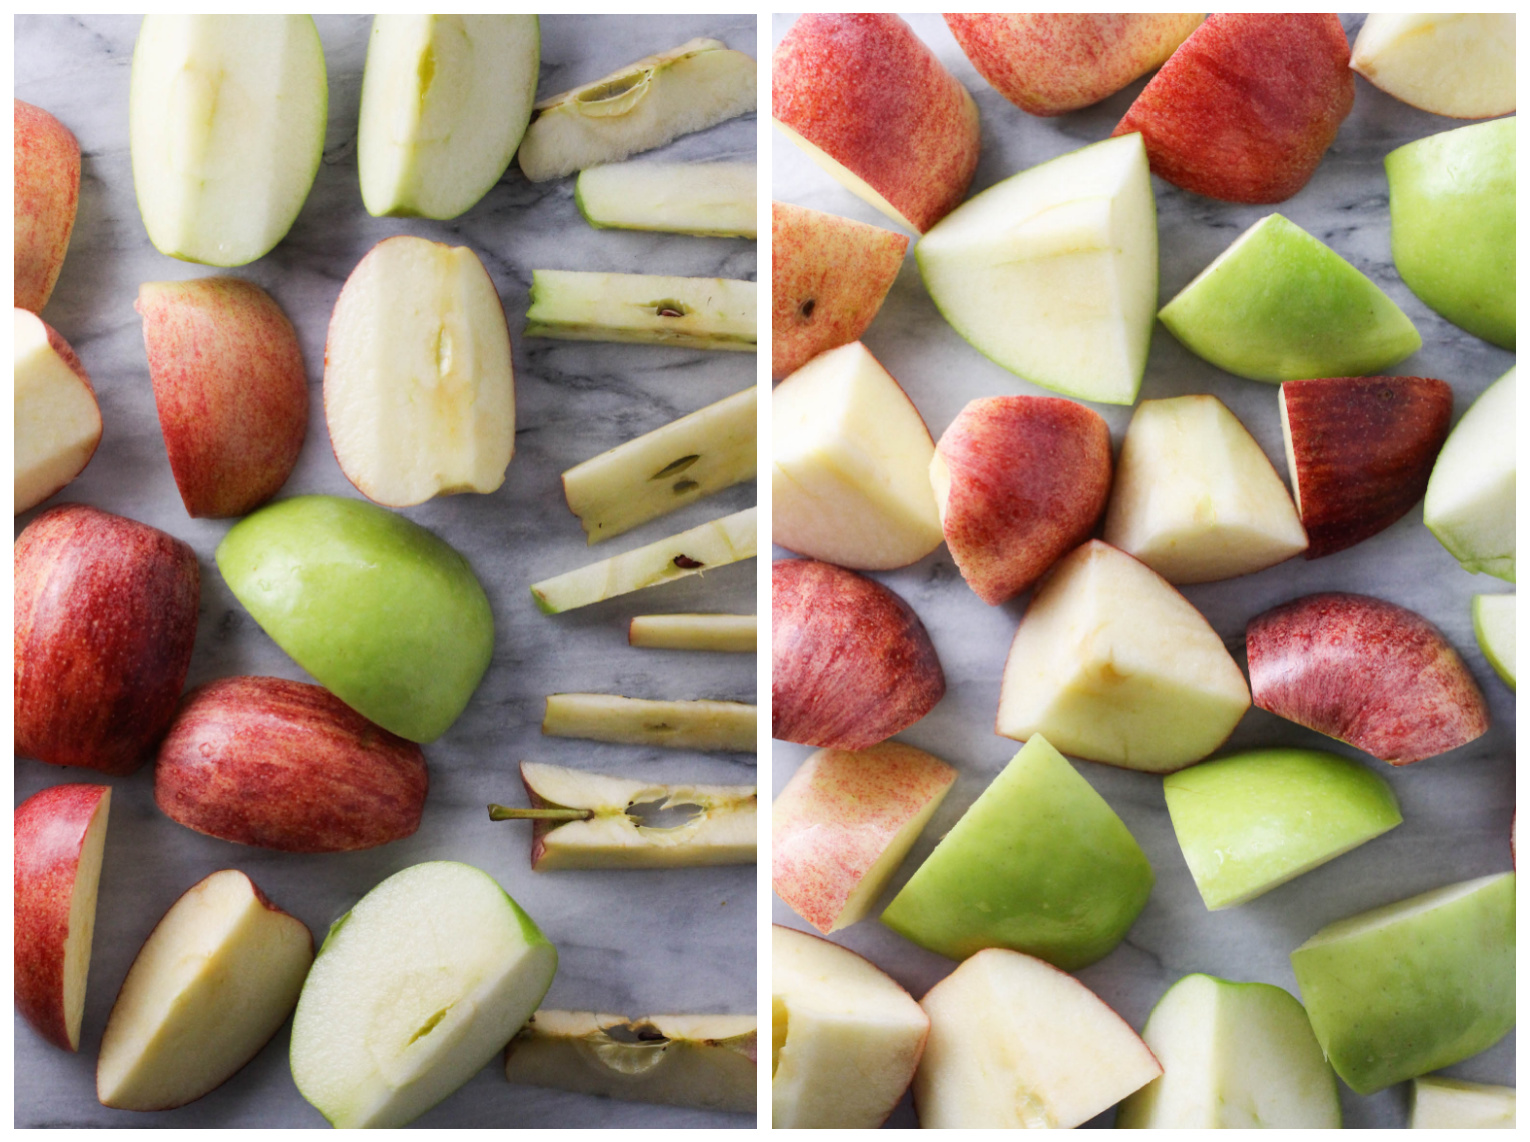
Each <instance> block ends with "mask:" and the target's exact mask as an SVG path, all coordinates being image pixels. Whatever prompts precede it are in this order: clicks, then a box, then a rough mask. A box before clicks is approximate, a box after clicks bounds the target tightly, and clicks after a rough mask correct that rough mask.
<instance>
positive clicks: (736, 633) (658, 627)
mask: <svg viewBox="0 0 1530 1142" xmlns="http://www.w3.org/2000/svg"><path fill="white" fill-rule="evenodd" d="M758 626H759V620H758V616H756V615H635V616H634V617H633V619H632V621H631V622H630V623H629V624H628V625H627V645H628V646H641V647H646V648H649V649H656V650H716V651H724V652H727V653H732V654H753V653H754V652H755V649H756V644H757V642H758V637H757V633H756V631H757V628H758Z"/></svg>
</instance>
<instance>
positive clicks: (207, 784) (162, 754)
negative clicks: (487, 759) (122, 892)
mask: <svg viewBox="0 0 1530 1142" xmlns="http://www.w3.org/2000/svg"><path fill="white" fill-rule="evenodd" d="M428 787H429V778H428V776H427V773H426V769H425V755H424V754H422V753H421V752H420V747H419V746H418V745H416V744H415V743H413V742H410V741H405V740H404V739H403V738H401V737H397V736H395V735H393V734H390V733H389V732H388V731H387V730H385V729H383V728H382V727H381V726H377V725H373V724H372V723H371V722H369V721H367V720H366V719H365V718H363V717H362V716H361V715H360V714H358V713H356V712H355V711H354V710H352V709H351V708H350V707H349V706H347V705H346V704H345V703H343V702H341V701H340V699H338V698H336V697H335V696H334V695H332V694H331V693H329V691H327V690H325V689H323V688H322V687H320V686H312V685H309V684H308V683H305V682H291V681H288V680H287V679H284V678H223V679H219V680H218V681H216V682H212V683H209V684H208V685H206V686H202V687H200V688H198V689H196V690H193V691H192V692H191V693H190V694H188V695H187V696H186V699H185V701H184V702H183V703H182V704H181V710H180V713H179V714H178V715H177V716H176V719H175V723H174V724H173V725H172V726H171V727H170V732H169V733H168V734H167V735H166V736H165V740H164V741H163V742H162V743H161V744H160V747H159V759H158V761H157V763H156V765H155V768H154V801H155V803H156V804H157V805H158V806H159V807H160V809H161V810H162V811H163V812H164V814H165V815H166V816H167V817H169V818H170V819H171V820H172V821H177V822H179V823H180V824H182V825H185V826H186V827H187V828H188V829H195V830H196V831H197V832H199V833H205V834H207V835H208V836H210V837H218V838H219V839H221V840H225V841H233V842H234V843H235V844H241V845H258V846H260V847H261V848H267V849H277V850H280V851H282V852H289V853H337V852H350V851H352V850H355V849H368V848H374V847H376V846H377V845H385V844H387V843H388V842H389V841H396V840H400V839H402V838H404V837H407V836H409V835H410V834H412V833H413V832H414V831H415V830H416V829H417V828H419V825H420V815H421V813H422V812H423V811H424V808H425V794H426V791H427V789H428Z"/></svg>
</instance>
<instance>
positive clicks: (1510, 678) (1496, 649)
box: [1472, 595, 1515, 690]
mask: <svg viewBox="0 0 1530 1142" xmlns="http://www.w3.org/2000/svg"><path fill="white" fill-rule="evenodd" d="M1514 611H1515V607H1514V596H1513V595H1475V596H1473V597H1472V630H1473V632H1474V633H1475V634H1476V635H1477V645H1478V646H1480V647H1481V648H1482V655H1483V657H1484V658H1486V659H1487V660H1488V665H1490V666H1491V667H1492V668H1493V669H1494V670H1496V671H1497V672H1498V677H1500V678H1502V679H1503V680H1504V682H1506V683H1507V684H1508V687H1509V689H1510V690H1513V689H1514Z"/></svg>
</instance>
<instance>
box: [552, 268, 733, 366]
mask: <svg viewBox="0 0 1530 1142" xmlns="http://www.w3.org/2000/svg"><path fill="white" fill-rule="evenodd" d="M758 295H759V287H758V285H757V284H756V283H754V282H746V281H738V280H735V279H733V278H682V277H667V276H664V275H660V274H597V273H585V272H581V271H578V270H533V271H532V272H531V308H530V309H529V310H528V311H527V313H526V336H527V337H551V338H554V339H556V340H563V341H623V342H634V343H639V344H649V345H677V346H680V347H682V348H687V349H725V350H730V351H733V352H739V353H753V352H754V347H755V340H756V337H757V333H756V321H755V311H756V308H757V303H758Z"/></svg>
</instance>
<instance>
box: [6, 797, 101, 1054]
mask: <svg viewBox="0 0 1530 1142" xmlns="http://www.w3.org/2000/svg"><path fill="white" fill-rule="evenodd" d="M110 796H111V787H110V786H108V785H54V786H52V787H51V788H48V789H44V790H43V791H42V792H40V793H34V794H33V795H32V796H31V797H28V798H27V799H26V800H25V801H23V802H22V803H21V804H20V805H18V806H16V819H15V832H14V848H15V854H16V885H15V893H14V894H15V905H16V930H15V941H14V942H15V946H16V1010H17V1011H19V1012H20V1013H21V1015H22V1017H23V1018H24V1019H26V1021H27V1022H28V1023H30V1024H31V1025H32V1027H33V1028H34V1029H35V1030H36V1031H37V1033H38V1034H39V1035H41V1036H42V1037H43V1038H44V1039H46V1040H48V1042H50V1043H52V1044H53V1045H54V1046H57V1047H62V1048H63V1049H64V1050H66V1051H77V1050H79V1047H80V1044H79V1042H78V1041H76V1040H71V1039H70V1038H69V1027H68V1021H67V1020H66V1018H65V1015H64V942H65V941H66V940H67V939H68V937H69V907H70V904H71V903H72V901H73V897H74V882H75V877H76V874H77V873H78V871H79V867H80V854H81V852H82V850H83V849H84V848H85V834H86V832H87V831H88V830H89V828H90V823H91V821H92V820H94V819H95V816H96V813H97V811H98V810H99V809H101V808H102V807H103V803H109V801H108V799H109V798H110ZM87 951H88V949H87Z"/></svg>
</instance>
